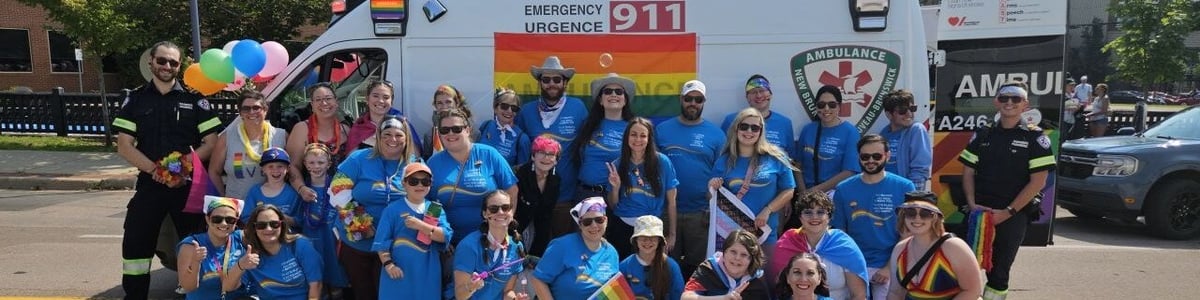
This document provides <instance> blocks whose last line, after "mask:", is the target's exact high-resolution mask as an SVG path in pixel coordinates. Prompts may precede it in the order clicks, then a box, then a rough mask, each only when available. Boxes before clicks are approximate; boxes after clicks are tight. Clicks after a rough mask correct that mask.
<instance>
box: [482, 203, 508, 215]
mask: <svg viewBox="0 0 1200 300" xmlns="http://www.w3.org/2000/svg"><path fill="white" fill-rule="evenodd" d="M512 209H513V206H512V204H501V205H488V207H487V211H488V213H492V214H494V213H498V212H500V211H502V210H503V211H505V212H510V211H512Z"/></svg>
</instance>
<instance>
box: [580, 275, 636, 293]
mask: <svg viewBox="0 0 1200 300" xmlns="http://www.w3.org/2000/svg"><path fill="white" fill-rule="evenodd" d="M634 299H636V297H634V295H633V288H632V287H630V286H629V281H626V280H625V275H624V274H621V272H617V274H616V275H613V277H612V278H610V279H609V280H608V282H605V283H604V285H603V286H601V287H600V289H599V290H596V293H594V294H592V296H591V297H588V300H634Z"/></svg>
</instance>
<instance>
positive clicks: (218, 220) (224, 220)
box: [208, 216, 238, 225]
mask: <svg viewBox="0 0 1200 300" xmlns="http://www.w3.org/2000/svg"><path fill="white" fill-rule="evenodd" d="M208 220H209V221H212V223H213V225H220V224H229V225H234V224H237V221H238V218H237V217H227V216H212V217H209V219H208Z"/></svg>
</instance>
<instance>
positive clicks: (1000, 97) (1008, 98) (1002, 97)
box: [996, 96, 1025, 103]
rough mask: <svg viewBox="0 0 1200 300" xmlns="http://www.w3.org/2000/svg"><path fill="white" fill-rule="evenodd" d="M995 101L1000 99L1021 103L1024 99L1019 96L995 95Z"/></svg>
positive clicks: (1003, 101) (1005, 101)
mask: <svg viewBox="0 0 1200 300" xmlns="http://www.w3.org/2000/svg"><path fill="white" fill-rule="evenodd" d="M996 101H1000V103H1009V102H1012V103H1021V101H1025V99H1021V96H998V97H996Z"/></svg>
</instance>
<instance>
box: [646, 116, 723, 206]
mask: <svg viewBox="0 0 1200 300" xmlns="http://www.w3.org/2000/svg"><path fill="white" fill-rule="evenodd" d="M654 135H655V142H656V143H657V144H658V151H659V152H661V153H664V154H666V155H667V158H670V159H671V165H672V166H674V167H675V175H676V176H678V178H679V187H678V190H677V192H676V193H677V194H676V197H675V202H676V203H675V205H676V210H677V211H678V212H679V213H681V214H685V213H695V212H701V211H704V210H705V209H707V208H708V197H707V196H708V192H707V191H708V180H709V179H711V178H713V175H714V174H715V173H713V163H715V162H716V160H717V155H720V153H721V146H723V145H725V132H724V131H722V130H721V129H720V128H717V125H715V124H713V123H712V122H709V121H702V122H700V124H696V125H685V124H683V123H682V122H680V121H679V118H672V119H669V120H666V121H663V122H662V123H659V124H658V126H657V127H656V128H655V133H654Z"/></svg>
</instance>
